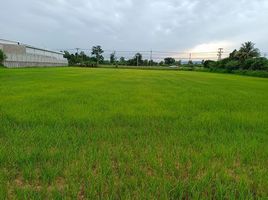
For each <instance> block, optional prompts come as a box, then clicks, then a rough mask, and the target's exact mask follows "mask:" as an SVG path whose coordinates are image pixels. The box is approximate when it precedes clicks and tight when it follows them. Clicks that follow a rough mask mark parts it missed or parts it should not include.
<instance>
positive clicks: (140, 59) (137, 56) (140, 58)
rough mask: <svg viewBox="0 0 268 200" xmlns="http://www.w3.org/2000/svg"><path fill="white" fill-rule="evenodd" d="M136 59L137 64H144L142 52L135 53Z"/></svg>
mask: <svg viewBox="0 0 268 200" xmlns="http://www.w3.org/2000/svg"><path fill="white" fill-rule="evenodd" d="M134 60H135V61H136V64H137V66H138V65H142V64H143V61H142V55H141V53H136V54H135V57H134ZM135 61H134V62H135Z"/></svg>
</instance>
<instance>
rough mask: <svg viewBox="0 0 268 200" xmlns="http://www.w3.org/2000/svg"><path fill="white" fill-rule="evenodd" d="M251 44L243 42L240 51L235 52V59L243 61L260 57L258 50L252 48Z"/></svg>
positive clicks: (252, 44)
mask: <svg viewBox="0 0 268 200" xmlns="http://www.w3.org/2000/svg"><path fill="white" fill-rule="evenodd" d="M254 46H255V44H254V43H253V42H245V43H244V44H242V46H241V48H240V50H239V51H238V52H237V57H238V58H239V60H241V61H245V60H246V59H248V58H255V57H260V51H259V49H257V48H255V47H254Z"/></svg>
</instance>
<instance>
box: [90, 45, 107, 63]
mask: <svg viewBox="0 0 268 200" xmlns="http://www.w3.org/2000/svg"><path fill="white" fill-rule="evenodd" d="M103 52H104V51H103V50H102V48H101V46H99V45H98V46H93V47H92V52H91V54H92V55H93V56H95V58H96V60H97V66H98V65H99V62H100V61H102V60H103V56H102V55H101V54H102V53H103Z"/></svg>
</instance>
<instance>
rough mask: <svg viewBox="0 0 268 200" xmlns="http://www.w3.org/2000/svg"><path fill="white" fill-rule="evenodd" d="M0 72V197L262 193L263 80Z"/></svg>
mask: <svg viewBox="0 0 268 200" xmlns="http://www.w3.org/2000/svg"><path fill="white" fill-rule="evenodd" d="M244 71H245V70H244ZM251 72H257V71H252V70H251ZM0 80H1V82H2V83H4V84H0V94H1V98H0V122H1V123H0V133H1V134H0V194H1V199H265V198H266V197H267V196H268V179H267V174H268V168H267V158H268V142H267V141H268V135H267V130H268V124H267V121H268V101H267V99H268V93H267V90H268V81H267V80H266V79H261V78H252V77H241V76H236V75H229V74H228V75H226V74H213V73H205V72H188V71H168V70H130V69H124V70H121V69H118V70H111V69H99V68H93V69H91V68H90V69H84V68H83V69H82V68H73V67H69V68H38V69H36V68H32V69H16V70H8V69H0Z"/></svg>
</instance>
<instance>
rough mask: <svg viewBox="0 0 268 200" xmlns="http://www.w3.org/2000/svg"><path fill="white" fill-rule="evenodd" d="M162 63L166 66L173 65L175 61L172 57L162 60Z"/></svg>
mask: <svg viewBox="0 0 268 200" xmlns="http://www.w3.org/2000/svg"><path fill="white" fill-rule="evenodd" d="M164 62H165V64H166V65H173V64H175V62H176V60H175V59H174V58H172V57H167V58H164Z"/></svg>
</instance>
